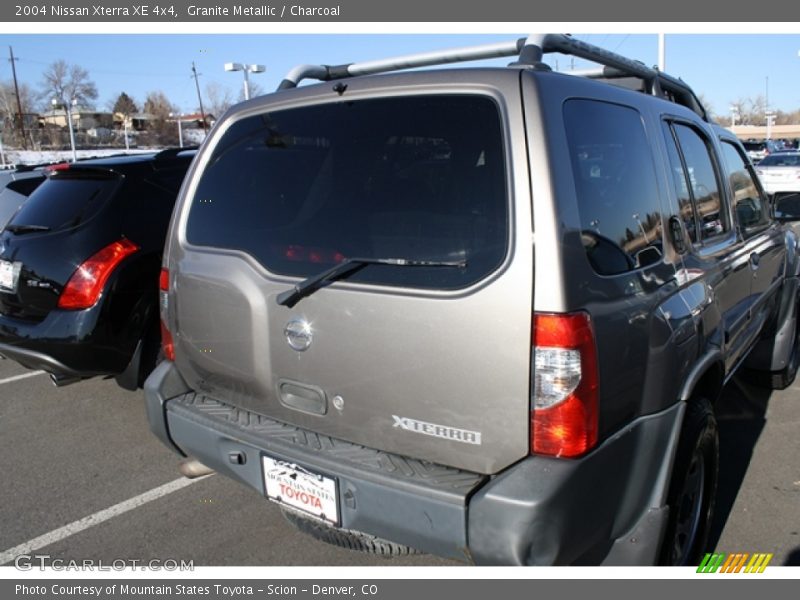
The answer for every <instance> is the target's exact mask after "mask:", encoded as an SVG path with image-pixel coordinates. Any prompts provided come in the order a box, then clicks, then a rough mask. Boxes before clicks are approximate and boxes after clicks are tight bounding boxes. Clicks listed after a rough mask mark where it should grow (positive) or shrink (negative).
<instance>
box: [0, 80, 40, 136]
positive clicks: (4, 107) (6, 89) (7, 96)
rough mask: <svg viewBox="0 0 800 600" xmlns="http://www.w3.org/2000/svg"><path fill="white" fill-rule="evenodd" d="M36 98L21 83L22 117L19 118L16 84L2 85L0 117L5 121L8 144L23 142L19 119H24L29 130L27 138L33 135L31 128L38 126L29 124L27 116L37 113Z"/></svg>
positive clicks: (29, 89)
mask: <svg viewBox="0 0 800 600" xmlns="http://www.w3.org/2000/svg"><path fill="white" fill-rule="evenodd" d="M34 98H35V94H34V93H33V90H32V89H31V87H30V86H29V85H28V84H26V83H21V84H20V85H19V99H20V105H22V115H19V117H17V115H18V113H19V107H18V106H17V96H16V94H15V92H14V83H13V82H6V83H0V116H2V118H3V119H5V131H4V132H3V134H4V139H5V140H6V141H7V142H10V143H12V144H19V143H20V142H21V139H20V130H19V123H18V121H16V119H17V118H20V119H23V121H22V122H23V126H24V127H25V129H26V130H27V131H26V136H25V137H26V138H28V137H29V135H30V133H31V131H30V129H31V127H35V126H36V124H35V123H33V124H32V123H30V122H28V121H27V120H26V117H25V115H30V114H32V113H35V112H36V109H35V107H34V105H35V100H34Z"/></svg>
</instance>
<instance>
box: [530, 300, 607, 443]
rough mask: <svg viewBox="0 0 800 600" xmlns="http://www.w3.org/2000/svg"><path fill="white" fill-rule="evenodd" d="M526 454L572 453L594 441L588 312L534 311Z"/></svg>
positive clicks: (595, 412) (592, 350)
mask: <svg viewBox="0 0 800 600" xmlns="http://www.w3.org/2000/svg"><path fill="white" fill-rule="evenodd" d="M532 369H533V381H532V388H531V404H532V406H531V452H535V453H537V454H547V455H550V456H562V457H575V456H580V455H581V454H584V453H586V452H588V451H589V450H591V449H592V448H593V447H594V446H595V444H596V443H597V429H598V402H597V397H598V385H597V381H598V377H597V352H596V350H595V343H594V331H593V329H592V323H591V320H590V318H589V315H587V314H586V313H573V314H566V315H560V314H536V315H534V331H533V365H532Z"/></svg>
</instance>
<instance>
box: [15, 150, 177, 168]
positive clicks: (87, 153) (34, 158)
mask: <svg viewBox="0 0 800 600" xmlns="http://www.w3.org/2000/svg"><path fill="white" fill-rule="evenodd" d="M159 150H162V148H131V149H130V150H129V151H127V152H126V151H125V149H124V148H108V149H103V150H78V151H77V152H76V154H77V155H78V159H82V158H102V157H104V156H114V155H119V154H147V153H151V152H158V151H159ZM71 160H72V152H71V151H70V150H65V151H61V152H59V151H52V150H42V151H38V150H7V151H6V152H5V162H6V164H12V165H38V164H42V163H58V162H69V161H71Z"/></svg>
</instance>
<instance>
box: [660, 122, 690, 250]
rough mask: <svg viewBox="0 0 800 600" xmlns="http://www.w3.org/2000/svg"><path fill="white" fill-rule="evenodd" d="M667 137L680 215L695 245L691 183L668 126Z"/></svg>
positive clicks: (671, 172) (671, 171)
mask: <svg viewBox="0 0 800 600" xmlns="http://www.w3.org/2000/svg"><path fill="white" fill-rule="evenodd" d="M666 135H667V154H668V156H669V164H670V174H671V175H672V182H673V185H674V186H675V193H676V194H677V196H678V215H680V218H681V220H682V221H683V225H684V227H686V231H687V232H688V233H689V238H690V239H691V240H692V242H693V243H695V242H697V231H698V225H697V216H696V215H695V211H694V204H693V203H692V195H691V193H690V192H689V182H688V181H687V179H686V171H685V170H684V168H683V161H682V160H681V155H680V152H679V151H678V146H677V145H676V141H675V139H674V137H673V134H672V130H671V129H670V127H669V126H668V125H667V126H666Z"/></svg>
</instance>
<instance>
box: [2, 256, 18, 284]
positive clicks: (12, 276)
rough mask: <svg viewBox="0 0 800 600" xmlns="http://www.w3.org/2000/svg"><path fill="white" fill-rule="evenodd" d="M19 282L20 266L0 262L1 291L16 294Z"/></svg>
mask: <svg viewBox="0 0 800 600" xmlns="http://www.w3.org/2000/svg"><path fill="white" fill-rule="evenodd" d="M18 280H19V266H18V265H17V264H15V263H11V262H8V261H7V260H0V290H3V291H8V292H14V291H16V289H17V281H18Z"/></svg>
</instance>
